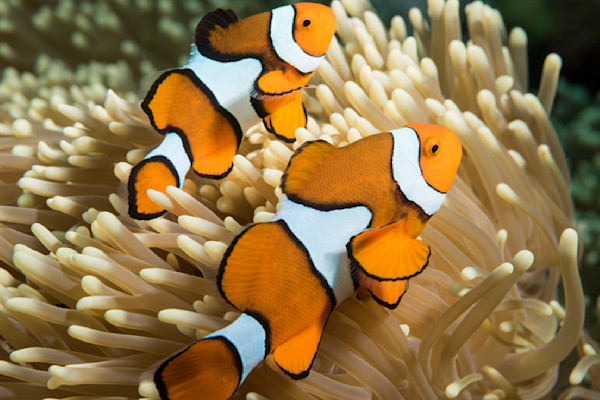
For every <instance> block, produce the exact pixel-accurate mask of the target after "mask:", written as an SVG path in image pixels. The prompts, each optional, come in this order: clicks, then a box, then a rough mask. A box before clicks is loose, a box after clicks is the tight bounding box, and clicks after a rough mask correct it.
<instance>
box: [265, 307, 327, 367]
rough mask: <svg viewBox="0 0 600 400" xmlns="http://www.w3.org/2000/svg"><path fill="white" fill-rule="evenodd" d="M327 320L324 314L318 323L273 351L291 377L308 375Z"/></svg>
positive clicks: (277, 360) (276, 360)
mask: <svg viewBox="0 0 600 400" xmlns="http://www.w3.org/2000/svg"><path fill="white" fill-rule="evenodd" d="M326 322H327V316H324V317H323V318H322V319H321V320H319V321H317V323H315V324H313V325H311V326H310V327H309V328H308V329H306V330H304V331H302V332H301V333H300V334H298V335H297V336H294V337H293V338H292V339H290V340H288V341H287V342H285V343H283V344H281V345H280V346H278V347H277V348H276V349H275V351H273V358H274V360H275V362H276V363H277V365H278V366H279V368H281V370H282V371H283V372H285V373H286V374H287V375H289V376H290V377H291V378H293V379H302V378H305V377H306V376H307V375H308V372H309V371H310V368H311V366H312V364H313V361H314V359H315V355H316V354H317V349H318V348H319V343H320V342H321V337H322V336H323V328H324V327H325V323H326Z"/></svg>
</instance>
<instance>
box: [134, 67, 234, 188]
mask: <svg viewBox="0 0 600 400" xmlns="http://www.w3.org/2000/svg"><path fill="white" fill-rule="evenodd" d="M171 74H179V75H183V76H185V77H187V78H188V79H189V80H190V81H191V82H192V83H193V84H194V85H195V86H196V87H197V88H198V89H200V91H202V93H204V95H205V96H206V97H207V98H208V100H209V102H210V104H211V106H212V108H213V110H214V111H215V112H217V113H219V114H221V115H222V116H223V117H225V119H226V120H227V122H229V125H230V126H231V128H232V129H233V132H234V133H235V137H236V142H237V147H238V148H239V146H240V143H241V141H242V136H243V132H242V128H241V127H240V124H239V122H238V120H237V119H236V118H235V117H234V116H233V114H231V113H230V112H229V111H227V109H226V108H225V107H223V106H222V105H221V104H219V101H218V100H217V98H216V97H215V95H214V94H213V92H212V91H211V90H210V89H209V88H208V86H206V84H204V82H202V81H201V80H200V79H199V78H198V76H197V75H196V74H195V73H194V71H193V70H191V69H189V68H178V69H171V70H169V71H166V72H164V73H163V74H162V75H161V76H160V77H158V79H157V80H156V81H154V83H153V84H152V86H151V87H150V89H149V90H148V93H147V94H146V97H145V98H144V101H143V102H142V104H141V106H142V109H143V110H144V112H145V113H146V114H147V115H148V118H149V119H150V123H151V124H152V127H153V128H154V129H155V130H156V131H157V132H158V133H160V134H163V135H166V134H167V133H170V132H173V133H176V134H177V135H179V137H180V138H181V141H182V142H183V148H184V149H185V152H186V153H187V155H188V157H189V159H190V162H191V163H192V166H193V164H194V155H193V154H192V149H191V145H190V143H189V140H188V138H187V134H186V133H185V132H184V131H183V130H182V129H181V128H179V127H176V126H173V125H171V124H168V125H167V126H166V127H164V128H162V129H159V128H158V127H157V126H156V123H155V122H154V116H153V114H152V110H151V109H150V102H151V101H152V99H153V98H154V96H155V95H156V91H157V90H158V87H159V86H160V84H161V83H162V82H163V81H164V80H165V79H166V78H167V77H168V76H169V75H171ZM201 112H205V110H198V114H200V113H201ZM209 112H210V111H209ZM199 117H200V115H198V116H196V118H199ZM236 150H237V149H236ZM192 169H193V168H192ZM232 169H233V163H232V164H231V166H230V167H229V168H228V169H227V170H226V171H225V172H223V173H221V174H216V175H212V174H200V173H198V172H197V171H196V170H194V172H196V174H198V175H199V176H201V177H203V178H211V179H221V178H224V177H226V176H227V175H228V174H229V173H230V172H231V170H232Z"/></svg>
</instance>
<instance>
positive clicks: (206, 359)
mask: <svg viewBox="0 0 600 400" xmlns="http://www.w3.org/2000/svg"><path fill="white" fill-rule="evenodd" d="M241 376H242V364H241V360H240V356H239V354H238V352H237V350H236V349H235V347H234V345H233V344H232V343H231V342H230V341H229V340H227V339H226V338H224V337H222V336H218V337H212V338H208V339H203V340H200V341H198V342H195V343H193V344H191V345H190V346H188V347H187V348H185V350H183V351H182V352H180V353H178V354H176V355H175V356H173V357H172V358H170V359H168V360H167V361H165V362H164V363H163V364H162V365H161V366H160V367H159V368H158V370H157V371H156V373H155V374H154V382H155V384H156V388H157V389H158V392H159V393H160V398H161V399H162V400H167V399H168V400H184V399H197V400H226V399H229V398H230V397H231V396H232V395H233V393H234V392H235V391H236V389H237V387H238V386H239V384H240V379H241Z"/></svg>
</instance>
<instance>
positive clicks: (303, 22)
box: [302, 19, 310, 28]
mask: <svg viewBox="0 0 600 400" xmlns="http://www.w3.org/2000/svg"><path fill="white" fill-rule="evenodd" d="M309 25H310V19H305V20H304V21H302V26H303V27H305V28H306V27H307V26H309Z"/></svg>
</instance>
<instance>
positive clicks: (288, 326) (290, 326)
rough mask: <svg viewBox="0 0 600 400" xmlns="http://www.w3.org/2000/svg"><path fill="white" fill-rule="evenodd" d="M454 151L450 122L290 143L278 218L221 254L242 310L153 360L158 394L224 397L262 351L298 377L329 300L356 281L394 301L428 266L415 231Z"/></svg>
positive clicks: (452, 164) (310, 356) (225, 291)
mask: <svg viewBox="0 0 600 400" xmlns="http://www.w3.org/2000/svg"><path fill="white" fill-rule="evenodd" d="M461 156H462V148H461V144H460V142H459V140H458V137H457V136H456V134H455V133H454V132H452V131H451V130H449V129H447V128H444V127H441V126H437V125H427V124H410V125H407V126H405V127H403V128H400V129H397V130H394V131H391V132H385V133H379V134H376V135H372V136H369V137H366V138H364V139H361V140H358V141H356V142H354V143H352V144H349V145H347V146H345V147H342V148H335V147H333V146H332V145H330V144H329V143H327V142H324V141H314V142H307V143H306V144H304V145H303V146H301V147H300V148H298V150H297V151H296V152H295V153H294V155H293V156H292V158H291V160H290V162H289V164H288V166H287V169H286V171H285V173H284V175H283V178H282V183H281V188H282V191H283V194H284V195H283V197H282V199H281V201H280V204H279V210H278V212H277V214H276V216H275V217H274V218H273V220H272V221H270V222H266V223H258V224H255V225H252V226H250V227H249V228H247V229H246V230H245V231H243V232H242V233H241V234H239V235H238V236H237V237H236V238H235V239H234V240H233V242H232V243H231V245H230V246H229V248H228V249H227V251H226V253H225V255H224V256H223V260H222V262H221V265H220V269H219V274H218V278H217V284H218V287H219V290H220V292H221V294H222V295H223V297H224V298H225V299H226V300H227V301H228V302H229V303H231V304H232V305H233V306H234V307H236V308H237V309H239V310H240V311H242V314H241V315H240V317H238V319H236V320H235V321H234V322H233V323H231V324H230V325H229V326H227V327H225V328H224V329H221V330H219V331H216V332H214V333H212V334H210V335H208V336H206V337H205V338H204V339H202V340H199V341H197V342H194V343H193V344H191V345H189V346H188V347H186V348H185V349H183V350H182V351H181V352H179V353H177V354H175V355H174V356H173V357H171V358H170V359H168V360H167V361H165V362H164V363H163V364H162V365H161V366H160V367H159V368H158V370H157V371H156V373H155V375H154V381H155V383H156V387H157V389H158V391H159V393H160V395H161V398H162V399H170V400H183V399H192V398H193V399H211V400H219V399H228V398H229V397H230V396H231V395H232V394H233V393H234V392H235V390H236V389H237V388H238V386H239V385H240V384H241V383H242V382H243V381H244V379H245V378H246V376H247V375H248V374H249V373H250V371H251V370H252V369H253V368H254V367H256V366H257V365H258V363H260V362H261V361H262V360H263V359H264V358H265V357H267V356H268V355H271V356H272V357H273V358H274V361H275V362H276V363H277V365H278V366H279V367H280V368H281V369H282V370H283V372H285V373H286V374H287V375H289V376H290V377H292V378H294V379H300V378H303V377H305V376H307V375H308V372H309V370H310V368H311V366H312V363H313V360H314V358H315V354H316V352H317V348H318V347H319V343H320V340H321V335H322V333H323V328H324V327H325V324H326V322H327V319H328V317H329V315H330V314H331V312H332V310H333V309H334V308H335V306H336V305H337V304H339V303H341V302H342V301H343V300H344V299H346V298H347V297H349V296H351V295H352V294H353V293H354V292H356V291H357V290H358V291H363V292H370V293H371V295H372V296H373V297H374V298H375V300H377V302H379V303H380V304H382V305H384V306H386V307H388V308H395V307H396V306H397V305H398V303H399V302H400V298H401V297H402V295H403V294H404V292H405V291H406V289H407V284H408V279H409V278H411V277H413V276H415V275H417V274H419V273H420V272H421V271H423V269H424V268H425V267H426V266H427V263H428V261H429V255H430V250H429V246H428V245H427V243H425V242H423V241H421V240H419V239H417V236H418V235H419V234H420V233H421V231H422V230H423V228H424V227H425V225H426V223H427V221H428V220H429V218H430V217H431V216H432V215H433V214H434V213H435V212H436V211H437V210H438V209H439V208H440V207H441V205H442V202H443V200H444V198H445V197H446V192H447V191H448V190H449V189H450V185H451V184H452V181H453V179H454V175H455V173H456V171H457V169H458V165H459V162H460V159H461Z"/></svg>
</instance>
